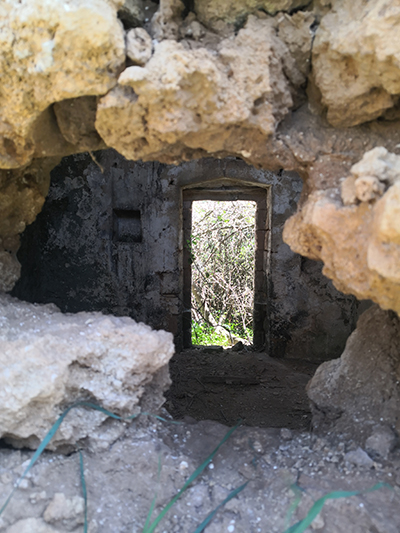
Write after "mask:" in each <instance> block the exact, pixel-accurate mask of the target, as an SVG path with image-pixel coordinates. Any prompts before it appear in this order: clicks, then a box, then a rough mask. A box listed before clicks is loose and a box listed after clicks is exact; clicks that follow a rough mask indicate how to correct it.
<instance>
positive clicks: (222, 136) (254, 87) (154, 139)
mask: <svg viewBox="0 0 400 533" xmlns="http://www.w3.org/2000/svg"><path fill="white" fill-rule="evenodd" d="M303 81H304V76H303V75H302V74H301V72H300V71H299V69H298V68H297V67H296V64H295V62H294V59H293V58H292V56H291V54H290V52H289V49H288V48H287V46H286V45H285V44H284V42H283V41H281V40H280V39H279V38H278V37H277V36H276V32H275V30H274V28H273V20H272V19H268V20H260V19H257V18H255V17H249V20H248V22H247V24H246V26H245V28H243V29H242V30H240V31H239V33H238V35H237V36H236V37H234V38H229V39H224V40H222V41H221V42H220V44H219V46H218V50H217V51H210V50H207V49H205V48H201V49H197V50H191V49H187V48H186V47H185V46H184V45H183V44H182V43H177V42H175V41H173V40H164V41H162V42H161V43H159V44H156V45H155V50H154V54H153V56H152V57H151V59H150V61H148V63H147V64H146V66H145V67H137V66H133V67H128V68H127V69H126V70H125V71H124V72H122V74H121V75H120V77H119V80H118V86H117V87H116V88H115V89H113V90H112V91H110V92H109V94H107V95H106V96H104V97H103V98H102V99H101V100H100V103H99V106H98V111H97V120H96V128H97V131H98V132H99V133H100V135H101V137H102V138H103V139H104V141H105V142H106V144H107V145H109V146H112V147H113V148H115V149H116V150H118V151H119V152H120V153H122V154H123V155H124V156H125V157H127V158H129V159H143V160H149V159H158V160H160V161H164V162H174V161H175V160H176V157H177V154H179V157H182V152H183V151H184V148H187V149H189V150H192V151H196V150H197V151H198V152H202V153H203V154H207V153H214V154H215V153H218V152H221V151H224V150H225V151H235V150H236V149H237V146H236V145H237V138H235V137H234V136H233V135H232V133H233V129H234V128H238V127H241V128H243V130H245V129H249V130H251V129H253V130H256V131H258V132H259V133H260V134H262V135H263V136H264V137H268V136H271V135H272V134H273V133H274V132H275V128H276V126H277V124H278V123H279V121H280V120H281V119H282V118H283V117H284V116H285V115H286V114H287V113H288V111H289V109H290V107H291V106H292V103H293V100H292V96H291V90H292V87H295V86H298V85H299V84H301V83H302V82H303Z"/></svg>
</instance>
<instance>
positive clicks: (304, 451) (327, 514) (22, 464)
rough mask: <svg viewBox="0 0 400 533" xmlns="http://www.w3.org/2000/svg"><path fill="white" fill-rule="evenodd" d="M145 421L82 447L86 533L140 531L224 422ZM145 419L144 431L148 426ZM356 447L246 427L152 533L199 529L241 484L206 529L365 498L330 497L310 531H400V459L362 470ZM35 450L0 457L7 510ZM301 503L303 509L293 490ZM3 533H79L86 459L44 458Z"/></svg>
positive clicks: (276, 531)
mask: <svg viewBox="0 0 400 533" xmlns="http://www.w3.org/2000/svg"><path fill="white" fill-rule="evenodd" d="M153 420H154V419H147V421H146V419H142V421H141V422H140V423H139V424H138V423H137V422H135V423H133V424H131V425H129V426H127V427H126V431H125V434H124V435H123V436H122V437H121V438H119V439H118V440H117V441H115V442H113V443H111V444H108V445H107V446H106V447H105V446H104V444H105V442H98V443H97V445H96V443H93V442H92V443H91V444H90V445H88V446H87V447H86V448H85V449H84V450H83V464H84V472H85V479H86V485H87V491H88V521H89V533H142V531H143V526H144V524H145V522H146V516H147V513H148V511H149V509H150V506H151V502H152V500H153V498H154V497H155V496H156V505H155V509H154V516H157V514H158V513H159V512H160V510H161V509H162V508H163V507H164V506H165V505H166V504H167V503H168V502H169V501H170V499H171V498H172V497H173V496H174V495H175V494H176V493H177V491H178V490H179V489H180V488H181V487H182V485H183V484H184V483H185V481H186V480H187V479H188V477H189V476H190V475H191V474H192V473H193V472H194V470H195V469H196V468H197V467H198V466H199V465H200V464H202V463H203V461H204V460H205V459H206V458H207V457H208V455H209V454H210V452H211V451H212V450H213V449H215V447H216V446H217V444H218V443H219V442H220V441H221V439H222V438H223V437H224V435H225V434H226V432H227V430H228V428H227V427H225V426H222V425H221V424H218V423H217V422H210V421H202V422H198V423H187V422H184V423H182V424H179V425H176V424H173V423H172V422H160V421H153ZM145 423H147V425H145ZM354 448H355V445H354V443H343V442H338V443H337V444H336V445H332V444H331V443H329V442H328V441H327V440H324V439H320V438H316V437H314V436H312V435H311V434H310V433H307V432H300V431H298V430H293V431H290V430H288V429H283V430H280V429H273V428H269V429H263V428H251V427H241V428H238V429H237V430H236V431H235V432H234V433H233V435H232V436H231V437H230V439H229V440H228V441H226V442H225V443H224V444H223V445H222V446H221V448H220V449H219V451H218V453H217V455H216V456H215V457H214V459H213V461H212V462H211V464H209V466H208V467H207V468H206V469H205V470H204V472H203V473H202V475H201V476H200V477H199V478H198V479H197V480H196V481H195V482H194V483H193V484H192V485H191V487H190V488H189V489H188V491H186V492H184V493H183V495H182V497H181V498H180V499H179V500H178V501H177V502H176V504H175V505H174V507H173V508H172V509H171V510H170V511H169V512H168V513H167V515H166V516H165V518H164V519H163V520H162V522H161V523H160V524H159V526H158V527H157V529H156V533H194V531H195V530H196V527H197V526H198V525H199V524H200V523H201V522H202V521H203V520H204V518H205V517H206V516H207V515H208V514H209V513H210V512H211V511H212V510H213V509H215V507H216V506H217V505H218V504H220V503H221V502H222V501H223V500H224V499H225V498H226V497H227V496H228V494H229V493H230V492H231V491H232V490H233V489H235V488H237V487H240V486H241V485H243V484H244V483H246V482H248V484H247V485H246V487H245V488H244V490H243V491H242V492H240V494H239V495H238V496H237V497H235V498H233V499H232V500H230V501H229V502H228V503H227V504H226V505H225V506H224V507H223V508H221V509H219V511H218V512H217V514H216V516H215V517H214V519H213V521H212V522H211V523H210V525H208V526H207V528H206V530H205V532H206V533H225V532H227V533H261V532H262V533H283V532H284V531H285V529H286V528H287V526H288V522H290V524H294V523H295V522H296V521H297V520H299V519H301V518H303V517H304V516H305V515H306V513H307V512H308V510H309V509H310V508H311V506H312V505H313V503H314V501H315V500H317V499H318V498H321V497H322V496H324V495H325V494H327V493H328V492H330V491H332V490H355V489H356V490H357V489H358V490H365V489H368V488H370V487H372V486H374V485H375V484H376V483H378V482H386V483H388V484H390V486H391V487H392V488H389V486H388V487H383V488H381V489H379V490H376V491H374V492H370V493H365V494H361V495H358V496H353V497H348V498H341V499H337V500H329V501H327V503H326V504H325V506H324V508H323V509H322V512H321V513H320V514H319V515H318V516H317V518H316V519H315V521H314V522H313V524H312V528H308V529H307V530H306V531H307V532H308V533H311V532H313V531H320V532H322V533H398V532H399V531H400V454H399V453H397V455H396V454H395V455H392V457H391V460H390V461H377V462H374V463H373V464H372V465H369V466H365V467H362V466H358V467H356V466H354V465H353V464H351V463H349V462H348V461H346V455H345V454H346V452H347V451H349V450H351V449H354ZM32 453H33V452H27V451H16V450H11V449H0V506H1V505H2V503H3V502H4V500H5V499H6V497H7V495H8V494H9V492H10V491H11V489H12V486H13V483H14V482H15V481H16V479H17V478H18V476H19V475H20V474H21V473H22V471H23V470H24V469H25V468H26V466H27V461H28V460H29V459H30V458H31V457H32ZM294 484H295V485H296V487H298V488H299V489H297V492H298V493H299V495H300V496H301V502H300V505H299V507H297V508H296V509H295V511H294V514H293V516H292V517H291V519H290V520H287V517H288V512H289V510H290V507H291V505H292V504H293V502H294V501H295V498H296V495H295V493H294V490H293V485H294ZM0 531H1V532H2V533H67V532H68V531H70V532H74V533H82V531H83V500H82V488H81V481H80V471H79V455H78V454H77V453H73V454H71V455H69V456H63V455H60V454H55V453H51V452H46V453H45V454H44V455H43V456H42V457H40V458H39V460H38V462H37V463H36V464H35V466H34V467H33V468H32V470H31V472H30V473H29V475H28V477H27V479H25V480H24V482H23V483H22V486H21V487H20V488H19V489H18V490H17V491H16V493H15V495H14V498H13V499H12V500H11V502H10V504H9V506H8V507H7V508H6V510H5V512H4V513H3V515H2V517H1V518H0Z"/></svg>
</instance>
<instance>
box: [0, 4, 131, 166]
mask: <svg viewBox="0 0 400 533" xmlns="http://www.w3.org/2000/svg"><path fill="white" fill-rule="evenodd" d="M120 4H121V2H118V1H115V2H114V1H112V0H69V1H67V2H66V1H64V0H47V1H42V0H22V1H21V2H13V1H6V2H2V4H1V6H0V70H1V72H2V83H1V87H0V117H1V119H0V168H16V167H20V166H23V165H26V164H27V163H29V162H30V160H31V158H32V157H33V154H34V152H35V141H34V139H33V129H34V127H35V122H36V121H37V120H39V119H40V115H41V113H43V112H44V111H45V110H46V109H47V108H48V107H49V106H51V105H52V104H53V103H54V102H58V101H61V100H64V99H71V98H76V97H81V96H89V95H97V94H98V95H102V94H105V93H106V92H107V91H108V90H109V89H111V88H112V87H113V86H114V85H115V84H116V81H117V76H118V74H119V72H120V70H121V67H122V65H123V63H124V61H125V43H124V32H123V27H122V24H121V22H120V21H119V20H118V19H117V8H118V6H120ZM39 129H40V128H39ZM41 133H42V134H45V133H46V132H41V131H39V132H38V131H36V135H37V136H39V138H40V134H41Z"/></svg>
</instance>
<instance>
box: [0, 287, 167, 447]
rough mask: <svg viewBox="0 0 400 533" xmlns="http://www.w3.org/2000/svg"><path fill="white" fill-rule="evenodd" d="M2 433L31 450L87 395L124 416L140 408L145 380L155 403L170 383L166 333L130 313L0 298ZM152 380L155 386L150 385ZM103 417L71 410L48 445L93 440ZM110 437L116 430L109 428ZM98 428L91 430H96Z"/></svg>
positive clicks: (107, 429) (159, 402) (113, 437)
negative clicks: (64, 309) (71, 310)
mask: <svg viewBox="0 0 400 533" xmlns="http://www.w3.org/2000/svg"><path fill="white" fill-rule="evenodd" d="M0 345H1V350H0V404H1V406H2V409H1V411H0V438H1V437H3V438H7V439H9V440H10V441H11V442H12V443H17V444H18V443H20V444H21V445H24V446H29V447H32V448H35V447H37V445H38V443H39V440H42V439H43V437H44V436H45V435H46V433H47V432H48V431H49V429H50V428H51V426H52V425H53V424H54V422H55V421H56V420H57V418H58V416H59V415H60V414H61V413H62V412H63V411H64V409H65V408H66V407H68V406H70V405H72V404H73V403H74V402H76V401H78V400H83V399H86V400H90V401H91V402H93V403H96V404H98V405H101V406H102V407H104V408H105V409H107V410H109V411H112V412H116V413H117V414H119V415H123V416H127V415H131V414H133V413H138V412H140V407H139V402H140V400H141V398H142V396H143V394H144V393H145V391H146V385H147V384H150V383H151V382H152V380H153V375H154V374H156V376H155V377H156V378H157V379H156V380H155V383H157V387H156V390H154V386H153V387H152V400H153V406H154V401H155V397H157V399H158V405H161V404H162V402H163V398H162V392H163V391H164V390H165V389H166V388H167V387H168V385H169V378H168V375H163V379H161V380H160V379H159V374H160V372H161V373H162V372H163V370H165V369H166V365H167V363H168V361H169V359H170V358H171V356H172V354H173V351H174V346H173V342H172V335H171V334H170V333H167V332H165V331H152V330H151V328H150V327H148V326H146V325H144V324H141V323H140V324H138V323H136V322H134V321H133V320H132V319H131V318H128V317H114V316H105V315H102V314H101V313H78V314H63V313H61V312H59V310H58V309H57V308H56V307H55V306H54V305H52V304H51V305H37V304H30V303H26V302H21V301H19V300H17V299H15V298H12V297H10V296H8V295H0ZM152 385H154V383H153V384H152ZM106 419H107V416H106V415H105V414H103V413H101V412H98V411H94V410H89V409H86V408H84V407H79V408H74V409H72V410H71V411H70V412H69V414H68V415H67V416H66V418H65V420H64V422H63V423H62V424H61V427H60V429H59V431H58V432H57V434H56V436H55V437H54V439H53V441H52V443H51V446H50V447H52V448H53V449H54V448H56V447H58V446H60V445H71V444H73V443H76V442H77V441H79V440H80V439H83V438H86V437H91V438H95V437H96V435H97V434H99V435H100V436H99V438H101V433H102V431H101V429H100V426H101V425H102V423H103V422H104V421H105V420H106ZM109 422H110V421H109V420H108V421H106V426H107V428H106V429H105V430H104V432H105V433H107V432H109V433H110V434H111V437H112V439H113V440H115V438H117V437H118V432H117V433H115V431H114V432H113V431H111V432H110V431H109V428H108V425H107V424H109ZM115 424H118V425H119V426H120V427H121V428H122V430H123V424H122V423H120V422H117V421H115ZM96 432H97V433H96Z"/></svg>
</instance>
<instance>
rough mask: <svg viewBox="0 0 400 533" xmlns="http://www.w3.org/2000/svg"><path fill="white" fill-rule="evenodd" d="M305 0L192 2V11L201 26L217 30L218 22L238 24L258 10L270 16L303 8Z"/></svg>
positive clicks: (217, 0)
mask: <svg viewBox="0 0 400 533" xmlns="http://www.w3.org/2000/svg"><path fill="white" fill-rule="evenodd" d="M308 3H309V2H308V1H307V0H233V1H232V0H194V11H195V13H196V15H197V17H198V19H199V20H200V22H202V23H203V24H205V25H206V26H208V27H210V28H218V26H219V24H218V23H220V22H223V23H225V24H226V23H228V24H240V23H243V21H244V20H246V17H247V16H248V15H250V14H252V13H255V12H256V11H258V10H262V11H264V12H266V13H268V14H270V15H275V14H276V13H277V12H278V11H291V10H293V9H296V8H299V7H304V6H306V5H307V4H308Z"/></svg>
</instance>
